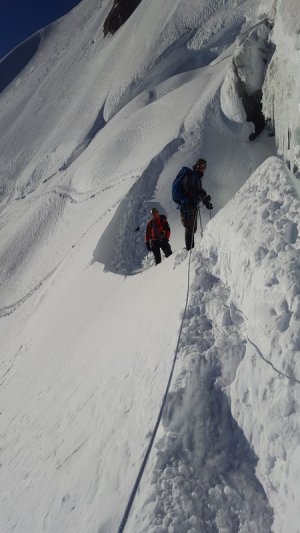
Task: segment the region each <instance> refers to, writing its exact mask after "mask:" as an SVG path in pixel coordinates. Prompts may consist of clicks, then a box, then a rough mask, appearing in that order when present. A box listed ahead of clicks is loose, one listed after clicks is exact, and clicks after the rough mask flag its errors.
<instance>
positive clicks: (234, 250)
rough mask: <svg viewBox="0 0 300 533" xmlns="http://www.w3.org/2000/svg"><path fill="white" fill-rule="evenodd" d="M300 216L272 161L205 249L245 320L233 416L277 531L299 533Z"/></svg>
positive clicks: (211, 231)
mask: <svg viewBox="0 0 300 533" xmlns="http://www.w3.org/2000/svg"><path fill="white" fill-rule="evenodd" d="M299 209H300V202H299V199H298V198H297V195H296V192H295V189H294V188H293V186H292V182H291V177H290V176H289V174H288V171H287V169H286V167H285V165H284V164H283V163H282V161H280V160H278V159H275V158H273V159H268V160H267V161H266V162H265V163H264V164H263V165H262V166H261V167H260V168H259V169H258V170H257V172H256V173H255V174H254V176H253V177H252V178H251V179H250V180H249V181H248V182H247V183H246V185H245V186H244V187H243V188H242V189H241V190H240V191H239V192H238V193H237V195H236V196H235V197H234V199H233V200H232V201H231V202H230V204H229V205H228V210H227V209H225V210H223V212H220V213H219V215H217V217H216V219H215V221H214V224H212V225H210V226H209V227H208V228H207V232H206V236H205V241H204V243H203V245H204V248H205V250H207V251H208V253H209V256H210V258H211V260H212V261H213V262H214V263H215V266H214V267H213V269H212V271H213V273H214V274H215V275H218V276H220V278H221V279H222V281H223V283H224V284H225V285H226V286H227V287H228V290H229V291H230V294H231V298H232V301H233V302H234V304H235V305H236V307H237V308H238V309H239V312H240V313H241V317H242V318H243V319H244V329H245V332H244V340H245V341H246V342H247V345H246V355H245V357H244V359H243V361H242V363H241V364H240V366H239V368H238V372H237V376H236V379H235V381H234V383H233V385H232V387H231V399H232V412H233V415H234V417H235V418H236V420H237V422H238V424H239V425H240V426H241V427H242V429H243V431H244V432H245V435H246V437H247V438H248V439H249V440H250V442H251V443H252V445H253V447H254V451H255V452H256V454H257V455H258V456H259V457H260V461H259V463H258V473H259V476H260V479H261V481H262V482H263V485H264V488H265V490H266V494H267V496H268V498H269V501H270V503H271V505H272V506H274V509H275V522H274V528H275V531H290V532H295V533H296V531H297V527H298V526H297V516H299V511H300V509H299V500H298V498H297V490H298V489H297V481H296V476H297V469H298V460H297V457H296V455H295V452H294V449H295V447H296V446H297V442H298V435H299V430H300V420H299V415H300V365H299V355H300V276H299V272H300V259H299V258H300V254H299V249H300V237H299V230H300V226H299ZM229 210H230V212H231V213H232V215H233V216H231V217H230V216H228V211H229ZM268 362H269V363H270V364H268ZM277 498H278V499H279V507H277V506H276V502H277Z"/></svg>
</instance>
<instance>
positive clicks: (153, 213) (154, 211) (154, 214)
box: [150, 207, 159, 218]
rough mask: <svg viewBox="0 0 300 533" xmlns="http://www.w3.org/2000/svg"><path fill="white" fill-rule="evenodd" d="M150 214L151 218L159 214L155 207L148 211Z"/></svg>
mask: <svg viewBox="0 0 300 533" xmlns="http://www.w3.org/2000/svg"><path fill="white" fill-rule="evenodd" d="M150 213H151V215H152V217H153V218H156V217H158V216H159V212H158V209H156V207H152V209H150Z"/></svg>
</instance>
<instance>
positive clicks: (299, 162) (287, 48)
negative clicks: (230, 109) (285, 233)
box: [263, 0, 300, 177]
mask: <svg viewBox="0 0 300 533" xmlns="http://www.w3.org/2000/svg"><path fill="white" fill-rule="evenodd" d="M274 13H275V14H276V15H275V16H274ZM274 13H273V16H274V18H275V25H274V30H273V32H272V34H271V40H272V42H273V45H274V46H275V47H276V51H275V54H274V56H273V59H272V61H271V63H270V66H269V67H268V71H267V77H266V81H265V84H264V87H263V110H264V114H265V116H266V117H267V118H268V119H270V120H271V123H272V126H273V128H274V131H275V136H276V141H277V146H278V151H279V153H280V154H282V155H283V157H284V158H285V160H286V161H289V163H290V168H291V170H292V171H293V172H295V173H296V172H298V173H299V169H300V96H299V94H300V77H299V72H300V58H299V49H300V37H299V25H298V21H299V17H300V5H299V3H298V2H296V1H295V0H287V1H286V0H279V1H278V2H276V10H275V8H274ZM299 176H300V173H299V175H298V177H299Z"/></svg>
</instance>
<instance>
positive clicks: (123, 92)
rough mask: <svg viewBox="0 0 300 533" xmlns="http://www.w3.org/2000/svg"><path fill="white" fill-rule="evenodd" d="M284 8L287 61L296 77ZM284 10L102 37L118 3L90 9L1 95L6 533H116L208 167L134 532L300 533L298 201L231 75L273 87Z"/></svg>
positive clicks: (0, 364)
mask: <svg viewBox="0 0 300 533" xmlns="http://www.w3.org/2000/svg"><path fill="white" fill-rule="evenodd" d="M237 4H238V5H237ZM277 4H278V8H279V9H278V13H279V14H280V16H281V18H282V21H281V22H280V21H278V20H277V21H276V20H275V26H274V28H275V30H274V34H273V33H272V32H271V34H270V37H271V39H272V42H273V40H274V42H275V41H276V42H275V44H276V52H275V54H274V56H273V58H274V60H275V59H276V57H277V58H278V57H279V56H280V58H283V56H284V57H285V58H286V59H288V60H289V61H290V63H289V66H290V65H291V63H292V62H295V65H296V63H297V57H296V56H294V54H292V55H291V56H290V55H289V54H287V49H286V48H284V47H283V49H282V50H280V49H281V47H282V46H283V38H282V32H281V31H279V30H280V27H281V24H283V14H282V13H283V7H284V3H283V2H280V1H278V2H277ZM274 5H275V4H274ZM272 6H273V0H263V1H261V0H246V1H241V0H239V1H238V2H237V1H233V0H229V1H226V2H224V1H223V0H176V1H174V0H165V1H164V2H158V1H156V2H149V1H147V0H142V2H141V3H140V4H139V7H138V8H137V9H136V11H135V12H134V13H133V14H132V16H131V17H130V18H129V19H128V20H127V21H126V23H124V25H123V26H122V27H121V28H120V29H119V30H118V32H116V34H115V35H114V36H113V37H112V36H107V37H106V38H103V32H102V27H103V22H104V20H105V18H106V16H107V14H108V12H109V10H110V8H111V0H103V1H99V0H82V2H80V3H79V4H78V6H77V7H76V8H75V9H74V10H73V11H72V12H71V13H70V14H68V15H67V16H66V17H64V18H62V19H61V20H60V21H58V22H56V23H54V24H53V25H51V27H50V28H49V31H47V32H46V34H45V38H44V39H43V40H42V42H40V44H39V48H38V50H37V51H36V53H35V54H34V55H33V57H32V58H31V60H30V61H29V62H28V63H27V64H26V65H25V66H24V68H23V69H22V70H21V71H20V72H19V73H18V76H17V77H16V78H14V79H13V80H12V81H11V83H9V85H8V86H7V87H6V88H5V90H4V91H3V92H2V94H1V108H0V119H1V141H0V144H1V147H0V148H1V150H0V151H1V165H0V179H1V183H0V194H1V197H0V200H1V214H0V231H1V243H0V261H1V274H0V276H1V305H0V337H1V357H0V376H1V377H0V403H1V412H0V426H1V428H0V439H1V441H0V473H1V481H2V487H3V490H2V491H1V493H0V508H1V518H0V522H1V525H0V529H1V533H2V531H3V533H12V532H14V533H40V532H42V531H44V532H45V533H56V532H58V531H59V532H60V531H61V532H63V533H83V532H84V533H95V532H98V533H112V532H115V531H117V527H118V524H119V523H120V519H121V516H122V514H123V512H124V509H125V506H126V503H127V502H128V498H129V496H130V493H131V490H132V487H133V485H134V481H135V479H136V475H137V472H138V470H139V467H140V465H141V462H142V460H143V457H144V453H145V449H146V448H147V446H148V442H149V438H150V435H151V431H152V429H153V427H154V425H155V421H156V419H157V414H158V412H159V410H160V406H161V401H162V398H163V395H164V391H165V388H166V384H167V382H168V377H169V373H170V368H171V365H172V361H173V356H174V350H175V347H176V345H177V341H178V331H179V328H180V327H181V319H182V310H183V309H184V307H185V301H186V295H187V281H188V279H189V278H188V265H189V261H188V254H187V252H186V250H184V248H183V246H184V229H183V227H182V224H181V221H180V213H179V211H178V210H177V209H176V206H175V204H174V203H173V202H172V198H171V184H172V181H173V179H174V177H175V176H176V174H177V172H178V170H179V169H180V168H181V167H182V166H183V165H185V166H192V165H193V164H194V162H195V161H196V159H198V158H199V157H205V158H206V159H207V161H208V166H207V170H206V172H205V177H204V180H203V186H204V187H205V189H206V190H207V192H208V193H209V194H210V195H211V197H212V202H213V205H214V210H213V212H212V220H211V221H210V222H208V220H209V216H210V214H209V212H208V211H206V210H205V208H204V207H201V211H200V212H201V220H202V223H203V226H204V227H205V226H206V229H205V231H204V237H203V239H200V232H199V231H198V232H197V234H196V249H195V250H193V252H192V261H191V281H192V283H191V287H190V299H189V304H188V307H187V314H186V316H185V320H184V323H183V334H182V338H181V341H180V347H179V348H180V350H179V353H178V361H177V365H176V367H175V375H174V380H173V381H172V384H171V391H170V395H169V397H168V400H167V409H166V411H165V412H164V415H163V422H162V424H161V425H160V427H159V431H158V435H157V440H156V442H155V447H154V448H153V450H152V452H151V454H150V458H149V464H148V465H147V468H146V471H145V475H144V477H143V479H142V483H141V486H140V491H139V493H138V495H137V499H136V501H135V502H134V506H133V509H132V514H131V515H130V517H129V523H128V525H127V530H128V533H140V532H142V531H145V532H146V531H147V533H148V531H149V532H151V531H152V532H153V533H154V531H155V532H156V533H158V531H159V532H160V533H163V532H165V533H171V532H173V533H184V532H189V533H199V531H201V533H202V532H203V533H206V532H212V533H217V532H218V533H221V532H222V533H225V532H226V533H265V532H266V533H269V532H270V531H271V530H272V531H273V532H274V533H286V532H288V533H296V532H297V533H298V531H297V524H298V523H299V516H300V515H299V507H298V502H299V500H300V498H299V488H298V487H299V483H298V480H299V464H300V460H299V452H298V448H299V446H298V440H299V404H300V400H299V386H300V385H299V381H300V369H299V350H300V337H299V318H300V287H299V283H300V281H299V269H300V265H299V229H300V228H299V200H298V198H297V196H296V193H295V190H294V188H293V184H295V185H296V182H295V181H293V179H294V178H293V176H292V175H291V174H289V172H288V170H287V168H286V167H285V165H284V163H283V162H282V161H281V160H280V159H277V158H272V159H267V161H266V162H265V163H264V164H263V166H261V167H260V168H258V167H259V166H260V165H261V163H262V162H264V161H265V160H266V158H269V156H270V155H273V154H275V153H276V145H275V142H274V137H269V136H268V134H267V132H266V131H264V132H262V134H261V135H260V136H259V137H258V138H257V139H256V140H255V142H253V143H249V142H248V135H246V134H245V131H243V127H240V125H241V124H242V125H243V124H244V121H245V116H244V115H243V113H242V110H241V108H240V104H241V101H240V98H239V95H238V93H237V91H235V86H234V80H233V79H232V78H231V77H230V72H229V71H228V70H227V67H228V65H229V64H230V63H231V60H232V56H233V55H234V56H235V59H237V63H238V67H239V72H240V75H241V79H242V77H243V80H244V82H245V84H246V85H247V87H250V86H251V87H252V88H253V86H255V87H254V88H255V89H257V86H258V87H260V86H261V83H262V81H263V77H264V74H265V72H264V68H265V63H264V61H265V60H268V57H267V55H266V53H265V52H266V49H267V48H268V46H269V42H268V37H267V32H268V31H269V26H268V27H266V28H267V29H265V28H263V25H262V22H263V21H266V20H268V21H269V20H270V21H271V23H272V22H273V18H274V16H275V11H274V12H273V11H269V10H268V9H269V8H270V7H272ZM293 7H294V8H295V9H296V4H295V3H293ZM288 20H290V19H288ZM295 20H297V19H296V17H295ZM268 24H269V22H268ZM289 24H291V21H290V22H289ZM288 27H293V28H294V26H293V25H292V26H288ZM259 28H261V30H262V31H260V29H259ZM294 29H295V28H294ZM246 36H247V39H246V40H245V39H244V38H245V37H246ZM293 36H294V37H295V32H294V33H293ZM248 37H249V39H248ZM275 37H276V39H275ZM294 37H293V38H294ZM236 39H237V40H236ZM285 44H286V46H288V51H289V52H290V51H291V50H293V48H292V47H290V46H289V44H290V40H289V39H287V40H286V43H285ZM244 45H245V46H244ZM248 45H249V46H248ZM250 45H251V46H250ZM261 47H262V54H261V53H260V48H261ZM295 49H296V48H295ZM295 49H294V50H295ZM271 50H273V48H272V45H271ZM22 52H24V48H23V45H21V47H19V48H18V49H16V51H15V53H16V54H17V55H16V56H15V57H17V56H18V54H20V56H21V55H22ZM283 52H284V53H283ZM272 65H273V61H271V63H270V66H269V68H268V73H267V80H266V82H265V84H264V85H263V90H264V87H265V88H266V87H267V88H268V90H266V97H267V99H268V105H269V104H270V105H271V103H272V101H273V100H272V98H273V96H272V95H273V90H274V94H275V92H276V87H275V86H276V84H277V85H278V89H279V91H280V90H281V89H280V88H281V82H280V83H277V82H278V80H276V79H275V80H272V72H273V70H272V69H273V66H274V65H273V66H272ZM256 66H257V67H259V68H257V69H256ZM289 68H290V67H289ZM279 70H280V72H281V73H283V74H284V73H285V70H284V69H283V67H280V69H279ZM279 70H278V72H279ZM226 72H227V77H226ZM228 72H229V75H228ZM232 72H233V70H231V74H232ZM295 72H296V70H295ZM258 74H259V75H258ZM289 75H290V76H291V70H289ZM225 78H226V79H225ZM224 79H225V83H224ZM282 79H283V81H284V75H283V76H282ZM290 80H291V78H289V87H291V83H290ZM269 82H270V84H271V85H270V84H269ZM296 84H297V77H296V76H295V85H296ZM270 88H271V89H272V90H271V89H270ZM269 89H270V91H269ZM276 94H277V97H278V94H279V93H276ZM295 95H296V92H294V93H293V95H292V96H293V98H294V99H295ZM269 96H270V98H269ZM293 98H292V99H293ZM274 101H278V100H274ZM294 101H295V100H294ZM225 108H226V109H225ZM268 109H269V107H268ZM227 111H228V113H227ZM290 111H291V108H290ZM229 112H231V113H232V115H231V116H230V113H229ZM235 113H236V114H237V115H239V114H240V115H241V121H240V122H239V124H238V125H237V127H235V125H234V121H233V120H232V116H234V115H235ZM288 115H289V116H290V114H288ZM286 116H287V115H284V113H283V111H282V108H281V107H280V109H279V111H278V113H277V123H278V120H279V119H280V120H279V124H285V118H286ZM295 120H296V119H295ZM288 124H289V121H287V127H290V125H288ZM248 126H249V124H248ZM249 127H250V129H251V126H249ZM291 132H292V130H291ZM277 133H278V132H277ZM247 134H249V128H248V131H247ZM295 134H296V135H295V136H294V137H292V136H291V137H290V140H292V138H293V140H295V142H296V140H297V130H295ZM277 138H278V137H277ZM285 155H289V154H288V153H287V151H285ZM256 169H258V170H256ZM254 171H256V173H254ZM253 173H254V174H253ZM249 176H252V177H250V179H248V178H249ZM298 185H299V184H298ZM241 187H242V188H241ZM299 188H300V187H299ZM237 191H239V192H237ZM153 205H156V206H158V207H159V209H160V210H161V211H162V212H164V213H166V215H167V217H168V220H169V222H170V225H171V240H170V243H171V246H172V250H173V254H172V256H170V257H169V258H167V259H166V258H163V261H162V264H160V265H159V266H157V267H154V264H153V262H154V261H153V257H152V254H148V257H146V255H145V254H146V250H145V247H144V243H143V240H144V232H145V224H146V220H147V219H148V216H149V208H150V206H153ZM199 225H200V224H199ZM136 230H137V231H136ZM126 533H127V531H126Z"/></svg>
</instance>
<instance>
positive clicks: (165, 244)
mask: <svg viewBox="0 0 300 533" xmlns="http://www.w3.org/2000/svg"><path fill="white" fill-rule="evenodd" d="M160 247H161V249H162V251H163V252H164V254H165V256H166V257H169V256H170V255H172V250H171V246H170V243H169V241H168V240H167V239H165V240H163V241H162V242H161V244H160Z"/></svg>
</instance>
